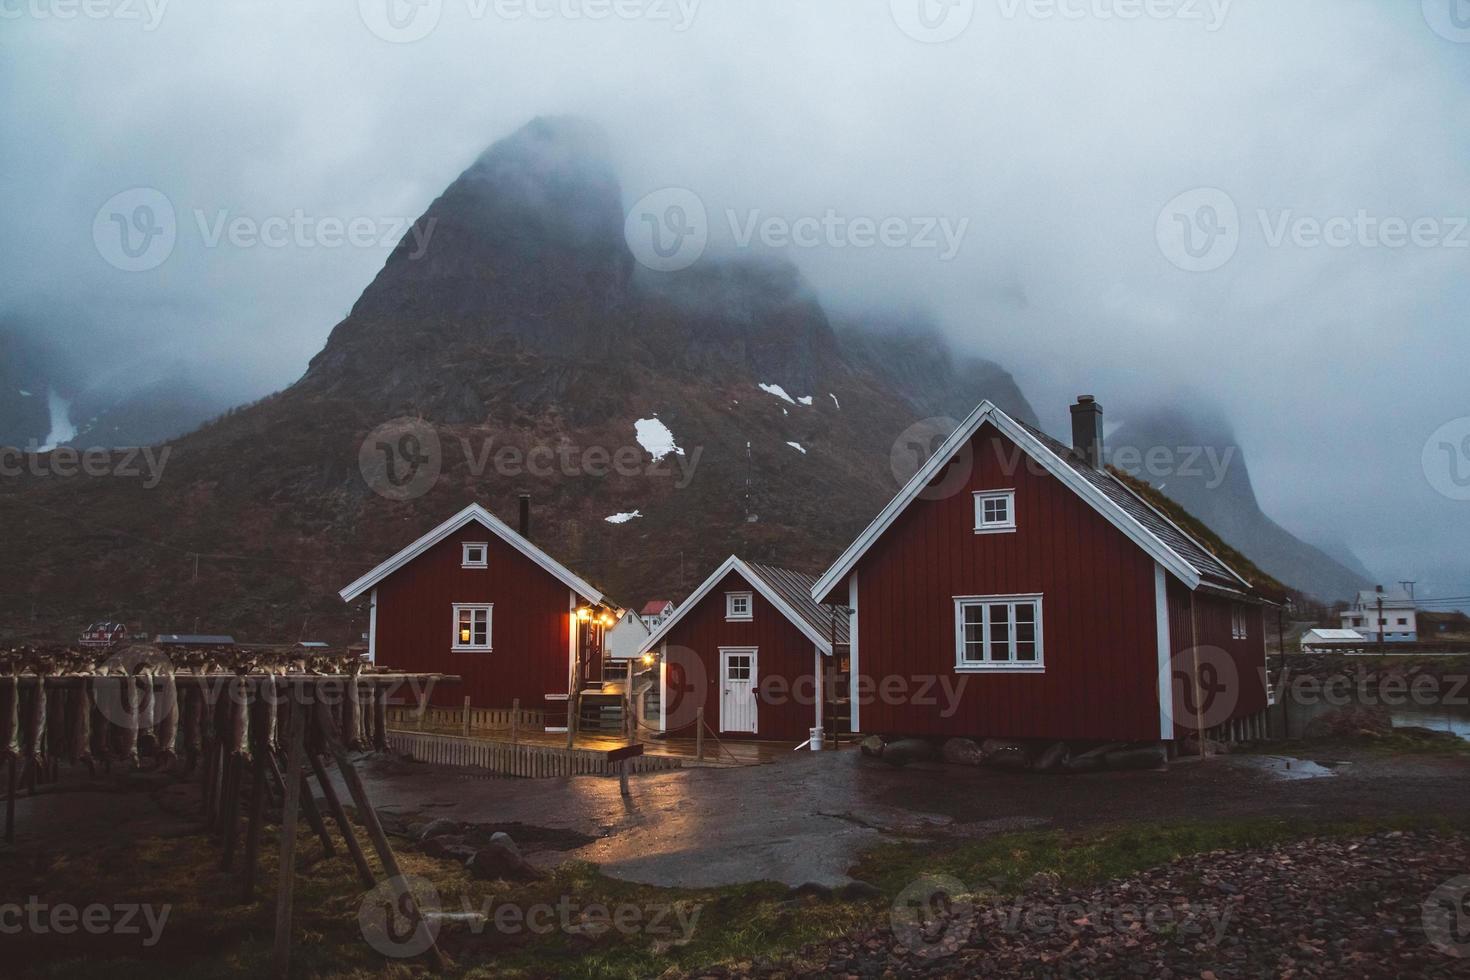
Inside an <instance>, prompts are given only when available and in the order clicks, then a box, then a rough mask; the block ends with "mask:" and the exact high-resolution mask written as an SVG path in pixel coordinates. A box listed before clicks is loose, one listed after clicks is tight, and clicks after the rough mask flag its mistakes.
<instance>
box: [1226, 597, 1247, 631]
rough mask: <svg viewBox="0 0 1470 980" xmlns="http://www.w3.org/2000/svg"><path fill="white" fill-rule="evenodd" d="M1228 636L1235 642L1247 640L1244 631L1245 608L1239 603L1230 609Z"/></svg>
mask: <svg viewBox="0 0 1470 980" xmlns="http://www.w3.org/2000/svg"><path fill="white" fill-rule="evenodd" d="M1230 635H1231V637H1233V638H1234V639H1237V640H1245V639H1249V631H1248V630H1247V629H1246V618H1245V606H1243V605H1241V604H1240V603H1238V602H1237V603H1236V604H1235V605H1233V606H1231V607H1230Z"/></svg>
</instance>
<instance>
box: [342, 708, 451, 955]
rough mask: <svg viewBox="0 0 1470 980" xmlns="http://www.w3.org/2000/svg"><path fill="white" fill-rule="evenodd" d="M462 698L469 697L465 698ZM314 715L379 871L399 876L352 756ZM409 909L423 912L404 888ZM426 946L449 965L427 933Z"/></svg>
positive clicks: (399, 873)
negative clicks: (364, 830) (355, 808)
mask: <svg viewBox="0 0 1470 980" xmlns="http://www.w3.org/2000/svg"><path fill="white" fill-rule="evenodd" d="M465 700H466V701H468V700H469V699H468V698H466V699H465ZM317 718H318V720H319V722H320V724H321V729H322V737H323V739H324V740H325V741H326V745H327V748H328V750H329V751H330V752H331V753H332V759H333V760H334V761H335V762H336V763H337V771H338V772H340V773H341V774H342V782H343V783H345V784H346V786H347V793H348V795H350V796H351V797H352V803H353V805H354V806H356V807H357V816H358V819H360V820H361V821H362V824H363V826H364V827H365V828H366V829H367V832H368V839H369V840H370V841H372V843H373V850H375V851H376V852H377V854H378V862H379V863H380V864H382V866H383V873H384V874H386V875H387V876H388V877H389V878H390V879H399V880H401V879H402V877H403V872H402V871H401V870H399V868H398V859H397V858H396V857H394V856H393V848H392V846H391V845H389V843H388V835H387V834H385V833H383V824H382V822H381V821H380V820H379V819H378V811H376V810H374V809H373V804H372V801H371V800H370V799H369V798H368V795H367V789H366V788H365V787H364V786H363V784H362V777H360V776H359V775H358V774H357V770H356V769H354V768H353V766H352V760H351V759H349V758H347V751H346V750H345V749H344V748H343V747H342V745H341V744H340V743H339V742H338V741H337V740H336V739H334V738H332V733H331V726H330V725H328V724H327V722H326V716H325V715H324V714H322V713H318V715H317ZM404 894H405V895H406V896H407V898H408V901H409V904H410V906H411V907H412V913H413V915H414V916H415V917H416V918H422V916H423V913H422V911H421V910H420V909H419V907H418V901H417V899H415V898H414V896H413V892H411V891H408V890H407V889H405V892H404ZM429 941H430V946H429V950H430V952H432V953H433V955H434V963H435V965H436V966H437V967H438V968H439V970H440V971H441V972H443V971H445V970H447V969H448V968H449V960H448V958H447V957H445V955H444V952H443V951H442V950H441V949H439V944H438V942H436V941H435V940H434V939H433V937H432V936H431V937H430V940H429Z"/></svg>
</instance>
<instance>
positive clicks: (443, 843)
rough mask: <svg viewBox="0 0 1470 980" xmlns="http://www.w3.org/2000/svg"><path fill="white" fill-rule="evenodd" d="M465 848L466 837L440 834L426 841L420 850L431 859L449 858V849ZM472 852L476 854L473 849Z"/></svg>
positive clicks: (420, 846)
mask: <svg viewBox="0 0 1470 980" xmlns="http://www.w3.org/2000/svg"><path fill="white" fill-rule="evenodd" d="M463 846H464V836H463V835H462V834H440V835H439V836H438V837H430V838H428V839H427V840H425V841H424V842H423V843H422V844H420V845H419V849H420V850H422V851H423V852H424V853H425V854H427V855H428V856H429V857H433V858H442V857H446V856H447V852H448V850H449V848H451V847H463ZM470 850H471V853H473V852H474V849H473V848H471V849H470Z"/></svg>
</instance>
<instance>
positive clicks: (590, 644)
mask: <svg viewBox="0 0 1470 980" xmlns="http://www.w3.org/2000/svg"><path fill="white" fill-rule="evenodd" d="M521 515H522V516H521V521H522V527H523V529H524V528H525V526H526V523H527V521H528V512H527V507H526V503H525V501H524V499H523V501H522V509H521ZM341 596H342V598H343V599H344V600H346V601H348V602H351V601H353V600H356V599H358V598H360V597H362V596H368V597H369V614H368V657H369V659H371V660H372V661H374V662H375V663H379V664H384V665H391V666H393V667H399V668H402V669H404V670H412V671H421V672H434V673H444V674H457V675H459V676H461V677H462V678H463V679H464V680H463V683H462V684H460V685H457V686H456V689H454V690H444V689H440V690H436V691H435V692H434V700H435V701H436V702H438V703H442V704H459V703H460V702H461V699H462V698H464V697H469V699H470V703H471V704H472V705H474V706H475V707H485V708H508V707H510V706H511V705H512V703H513V702H514V701H515V700H516V699H519V701H520V704H521V707H522V708H525V709H536V708H544V709H545V710H546V717H547V719H548V724H550V723H552V722H553V720H555V719H564V718H565V717H566V707H567V699H568V695H569V694H570V692H571V683H572V677H573V676H574V675H573V666H574V658H577V657H579V656H580V657H581V658H582V659H583V663H582V664H581V675H580V676H581V677H583V678H584V679H587V680H589V681H591V682H592V683H594V684H595V683H596V682H597V680H598V679H599V678H600V676H601V674H600V670H601V663H602V659H601V650H600V646H599V645H598V644H597V643H596V640H595V637H593V636H592V634H594V633H595V632H597V631H596V630H595V629H589V628H588V624H587V623H586V621H585V616H586V612H582V616H583V617H584V619H581V620H579V611H583V610H587V608H588V607H589V606H591V605H595V604H597V603H600V602H601V601H602V593H601V592H599V591H598V590H597V589H595V588H593V587H592V586H591V585H588V584H587V583H586V582H584V581H583V580H582V579H580V578H578V577H577V576H576V575H574V574H572V572H571V571H569V570H568V569H567V568H566V566H564V565H562V564H560V563H559V562H557V561H556V560H555V559H553V558H551V556H549V555H547V554H546V552H544V551H542V550H541V549H540V548H538V547H536V546H535V545H534V544H532V543H531V542H530V541H528V540H527V539H526V537H525V535H524V534H519V533H517V532H516V531H514V530H512V529H511V528H510V527H509V526H508V525H506V524H505V523H504V522H502V521H501V520H499V519H498V518H497V517H495V515H493V514H491V513H490V512H489V511H488V510H486V509H485V508H484V507H481V506H480V505H479V504H471V505H470V506H468V507H466V508H465V509H464V510H462V511H460V512H459V513H458V514H455V515H454V516H453V517H451V518H449V520H447V521H445V522H444V523H443V524H440V525H439V526H438V527H436V528H434V529H433V530H432V531H430V532H429V533H427V534H425V535H424V536H423V537H421V538H419V539H418V540H417V541H414V542H413V543H412V544H410V545H408V546H407V547H406V548H404V549H403V550H401V551H399V552H398V553H397V554H395V555H393V557H391V558H389V559H388V560H386V561H384V562H383V563H382V564H380V565H379V566H378V567H376V568H374V569H373V570H372V571H370V572H368V573H367V574H366V575H364V576H362V577H361V578H359V579H358V580H357V581H355V582H353V583H352V584H351V585H349V586H347V587H346V588H345V589H343V590H342V592H341Z"/></svg>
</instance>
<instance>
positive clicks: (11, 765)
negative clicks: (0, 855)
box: [5, 756, 16, 844]
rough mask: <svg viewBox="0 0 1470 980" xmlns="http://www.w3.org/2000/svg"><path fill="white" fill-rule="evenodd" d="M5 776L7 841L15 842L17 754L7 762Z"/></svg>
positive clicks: (8, 842)
mask: <svg viewBox="0 0 1470 980" xmlns="http://www.w3.org/2000/svg"><path fill="white" fill-rule="evenodd" d="M5 768H6V776H5V843H7V844H14V843H15V787H16V782H15V756H11V757H10V758H9V759H8V760H7V762H6V766H5Z"/></svg>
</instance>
